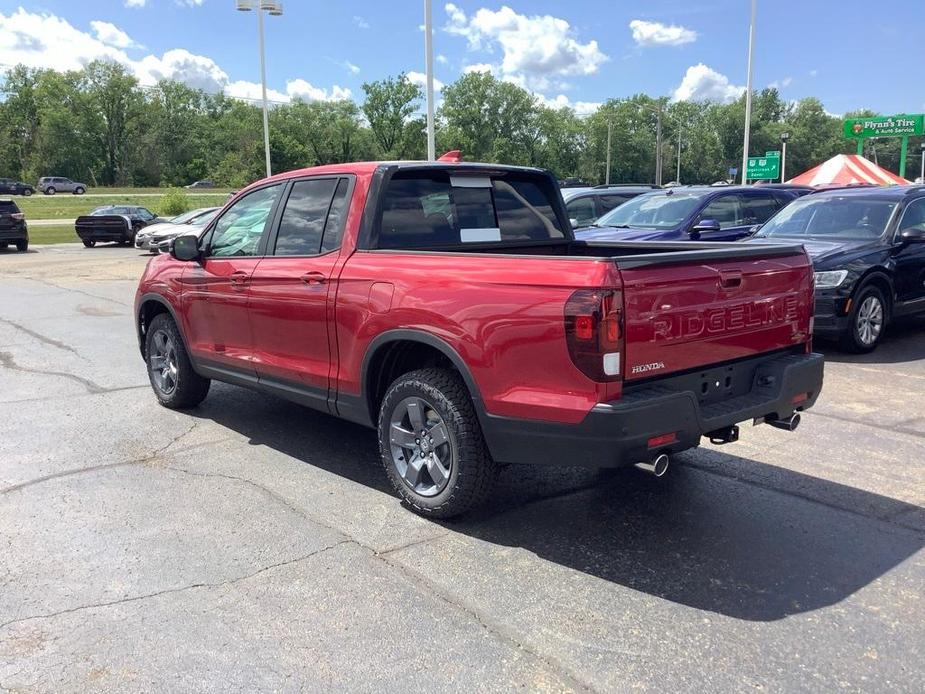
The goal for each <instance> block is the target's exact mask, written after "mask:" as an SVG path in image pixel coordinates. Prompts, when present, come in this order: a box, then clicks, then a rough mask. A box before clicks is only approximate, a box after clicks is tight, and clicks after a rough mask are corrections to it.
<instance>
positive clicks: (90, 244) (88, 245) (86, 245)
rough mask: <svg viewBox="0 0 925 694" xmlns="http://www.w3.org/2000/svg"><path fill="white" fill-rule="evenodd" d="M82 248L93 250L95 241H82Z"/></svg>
mask: <svg viewBox="0 0 925 694" xmlns="http://www.w3.org/2000/svg"><path fill="white" fill-rule="evenodd" d="M83 243H84V248H93V247H94V246H95V245H96V241H92V240H90V239H83Z"/></svg>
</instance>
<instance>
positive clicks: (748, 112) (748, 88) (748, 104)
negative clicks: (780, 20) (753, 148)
mask: <svg viewBox="0 0 925 694" xmlns="http://www.w3.org/2000/svg"><path fill="white" fill-rule="evenodd" d="M757 14H758V0H752V21H751V23H750V24H749V25H748V79H747V80H746V81H745V141H744V142H743V143H742V184H743V185H744V184H745V183H747V182H748V138H749V134H750V132H751V128H752V52H753V49H754V48H755V16H756V15H757Z"/></svg>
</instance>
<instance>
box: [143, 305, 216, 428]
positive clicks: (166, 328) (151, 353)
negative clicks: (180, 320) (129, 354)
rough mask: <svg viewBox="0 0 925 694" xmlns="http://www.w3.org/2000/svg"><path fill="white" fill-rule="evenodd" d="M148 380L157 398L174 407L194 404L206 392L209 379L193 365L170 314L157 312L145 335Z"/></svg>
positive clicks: (181, 407)
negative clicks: (201, 374)
mask: <svg viewBox="0 0 925 694" xmlns="http://www.w3.org/2000/svg"><path fill="white" fill-rule="evenodd" d="M145 361H146V362H147V364H148V380H150V381H151V388H152V389H153V390H154V395H155V396H156V397H157V399H158V401H159V402H160V403H161V404H162V405H163V406H164V407H169V408H171V409H174V410H179V409H185V408H188V407H195V406H196V405H198V404H199V403H201V402H202V401H203V400H204V399H205V397H206V395H208V394H209V386H210V385H211V381H210V380H209V379H208V378H203V377H202V376H200V375H199V374H197V373H196V371H195V370H194V369H193V364H192V363H191V362H190V359H189V355H188V354H187V352H186V346H185V345H184V344H183V338H182V337H180V331H179V330H178V329H177V324H176V323H175V322H174V320H173V318H171V317H170V315H169V314H167V313H159V314H158V315H156V316H155V317H154V320H152V321H151V324H150V325H149V326H148V331H147V333H146V335H145Z"/></svg>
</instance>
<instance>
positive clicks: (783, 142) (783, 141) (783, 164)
mask: <svg viewBox="0 0 925 694" xmlns="http://www.w3.org/2000/svg"><path fill="white" fill-rule="evenodd" d="M789 139H790V133H781V134H780V147H781V153H780V182H781V183H783V182H784V181H786V180H787V176H786V175H785V171H786V170H787V140H789Z"/></svg>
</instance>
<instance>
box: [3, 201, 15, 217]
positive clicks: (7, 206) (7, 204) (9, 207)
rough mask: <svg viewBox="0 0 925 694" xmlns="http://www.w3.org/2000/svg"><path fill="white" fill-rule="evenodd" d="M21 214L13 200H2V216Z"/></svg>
mask: <svg viewBox="0 0 925 694" xmlns="http://www.w3.org/2000/svg"><path fill="white" fill-rule="evenodd" d="M15 212H19V208H18V207H17V206H16V203H15V202H13V201H12V200H0V214H10V213H15Z"/></svg>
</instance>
